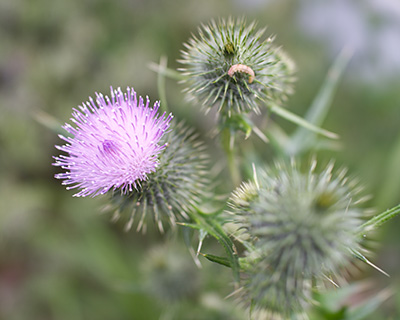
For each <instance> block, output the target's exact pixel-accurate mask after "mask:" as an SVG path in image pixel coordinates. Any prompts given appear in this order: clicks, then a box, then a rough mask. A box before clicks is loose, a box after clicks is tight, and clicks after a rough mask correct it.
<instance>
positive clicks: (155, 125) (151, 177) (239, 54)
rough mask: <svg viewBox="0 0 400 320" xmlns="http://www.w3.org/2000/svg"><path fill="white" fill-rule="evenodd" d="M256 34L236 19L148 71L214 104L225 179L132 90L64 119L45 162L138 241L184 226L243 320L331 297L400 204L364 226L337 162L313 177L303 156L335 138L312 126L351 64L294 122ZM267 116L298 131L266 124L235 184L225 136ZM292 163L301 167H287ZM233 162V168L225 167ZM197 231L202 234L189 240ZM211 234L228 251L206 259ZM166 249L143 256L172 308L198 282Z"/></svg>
mask: <svg viewBox="0 0 400 320" xmlns="http://www.w3.org/2000/svg"><path fill="white" fill-rule="evenodd" d="M264 33H265V29H261V30H257V28H256V24H255V23H251V24H249V25H247V24H246V22H245V20H244V19H233V18H229V19H226V20H224V19H220V20H218V22H215V21H211V22H210V23H209V24H208V25H203V26H202V27H201V28H200V29H199V30H198V35H197V36H196V35H193V36H192V38H191V39H190V40H189V41H188V42H187V43H186V44H185V50H184V51H182V59H181V60H180V63H181V64H182V65H183V67H182V68H181V69H180V71H179V72H178V73H177V72H175V73H174V72H173V71H171V70H167V69H166V67H165V68H164V69H158V71H160V73H159V80H160V79H161V77H162V76H164V75H165V74H173V75H175V76H176V75H177V74H178V75H179V76H180V77H182V76H183V83H184V84H185V86H186V94H187V96H188V97H189V98H190V100H191V101H196V102H198V103H200V104H202V105H203V106H204V107H205V108H206V109H207V110H210V109H211V108H214V107H216V108H217V112H216V113H215V115H216V117H217V120H218V129H219V130H220V131H222V134H221V137H222V141H223V142H224V143H223V145H222V148H223V150H224V151H225V152H226V153H227V159H226V160H227V166H228V167H229V169H230V175H231V179H229V178H228V179H226V177H225V176H224V177H223V178H222V179H221V176H222V174H221V175H218V174H216V175H214V174H213V173H214V172H217V171H218V170H211V169H210V164H212V161H210V159H212V160H215V162H217V163H218V164H219V165H220V166H221V164H220V163H221V161H223V160H221V159H217V158H216V157H215V156H214V158H215V159H213V155H212V153H211V152H209V150H208V145H206V144H205V143H203V142H201V141H200V139H199V138H198V134H197V133H196V128H193V127H189V126H187V125H185V124H184V123H183V122H182V121H178V122H174V121H172V118H173V116H172V115H171V114H169V115H167V112H164V113H163V114H160V113H159V108H160V103H159V102H156V103H154V105H153V106H152V107H151V106H150V100H149V99H148V98H147V99H146V101H144V99H143V98H141V97H139V98H137V96H136V93H135V91H134V90H133V88H128V89H127V91H126V92H125V93H124V92H122V91H121V89H117V90H113V89H111V98H109V97H107V96H106V97H104V96H103V95H102V94H96V102H95V101H94V100H93V99H92V98H89V101H88V102H86V103H84V104H82V105H81V106H80V107H79V108H78V109H73V113H72V118H71V122H72V123H73V125H71V124H68V123H67V124H65V125H64V126H63V128H64V129H65V130H66V131H67V133H68V134H67V135H60V138H61V139H62V140H64V141H65V144H64V145H61V146H56V148H57V149H58V150H59V151H61V152H63V153H64V154H62V155H59V156H56V157H54V159H55V162H54V163H53V165H54V166H56V167H59V168H61V169H62V170H63V171H64V172H62V173H57V174H56V175H55V177H56V178H57V179H60V180H63V182H62V184H63V185H66V186H67V189H68V190H69V189H77V192H76V193H75V194H74V196H78V197H87V196H91V197H96V196H99V195H105V194H107V195H108V197H109V198H108V199H109V201H108V206H107V209H111V210H113V211H114V215H113V219H114V220H117V219H119V218H121V219H124V220H125V222H126V230H130V229H131V227H132V226H133V224H134V223H135V222H137V227H136V230H138V231H139V230H142V231H145V230H146V225H147V223H148V222H149V221H151V220H152V221H153V222H154V223H155V225H156V226H157V227H158V229H159V230H160V231H161V232H163V231H164V229H165V223H166V224H168V225H169V226H172V228H170V229H171V233H172V232H175V231H177V229H179V228H182V230H183V231H182V234H183V236H184V241H185V243H186V244H187V245H188V246H189V251H190V252H191V253H192V256H193V258H194V260H195V262H196V263H197V264H198V265H201V264H200V260H199V255H200V253H201V255H202V256H204V257H205V258H206V259H208V260H210V261H212V262H215V263H218V264H220V265H223V266H225V267H229V268H231V270H232V276H233V279H234V287H235V290H234V293H236V297H238V299H239V300H240V304H241V305H245V306H246V307H247V308H248V309H249V310H250V319H258V320H259V319H268V320H269V319H272V320H276V319H294V318H307V316H308V311H309V310H310V309H312V308H313V307H314V306H315V305H316V304H317V303H316V301H315V297H316V293H321V294H322V293H323V292H324V291H325V290H328V289H329V286H327V285H326V284H328V283H331V284H333V285H335V286H339V285H340V284H342V283H345V280H347V279H346V277H345V275H346V274H347V271H351V270H352V266H353V265H354V263H355V261H358V260H361V261H363V262H365V263H367V264H369V265H372V263H371V262H369V260H368V259H367V258H366V257H365V252H366V250H365V249H364V244H363V240H364V237H365V236H366V234H367V233H368V232H370V231H372V230H374V229H376V228H377V227H379V226H381V225H382V224H383V223H384V222H386V221H387V220H389V219H391V218H393V217H395V216H396V215H398V214H399V213H400V206H397V207H395V208H392V209H390V210H387V211H385V212H383V213H381V214H379V215H376V216H375V217H372V218H369V217H368V216H367V211H366V210H365V209H363V208H362V207H361V204H362V202H363V199H364V198H362V197H361V191H360V190H361V189H360V188H359V187H358V185H357V184H356V183H355V182H354V180H351V179H349V178H347V177H346V175H347V173H346V170H334V165H333V162H331V163H329V164H328V165H327V166H326V167H325V168H323V169H322V170H318V169H317V167H318V166H317V163H316V161H311V163H308V167H306V168H305V167H304V162H302V155H303V154H306V153H307V152H308V151H310V150H312V149H314V144H315V143H316V142H321V141H320V140H319V139H320V137H319V136H320V135H324V136H325V138H338V136H337V135H335V134H333V133H331V132H329V131H326V130H324V129H321V128H320V125H321V124H322V122H323V120H324V117H325V116H326V114H327V111H328V109H329V106H330V101H331V100H332V99H331V97H332V95H333V91H334V88H335V87H336V84H337V81H338V76H339V75H340V71H342V70H344V66H345V63H344V62H345V61H347V60H346V59H347V58H343V56H341V58H340V59H338V60H337V61H336V63H335V64H334V69H333V71H332V72H330V73H329V74H330V77H328V78H327V80H326V83H325V84H324V85H323V87H322V89H321V91H320V93H319V94H318V95H317V98H316V100H315V102H314V103H313V104H312V106H311V107H310V108H309V111H308V112H307V114H306V116H305V118H304V119H303V118H302V117H300V116H297V115H295V114H293V113H290V112H289V111H287V110H285V109H283V108H282V107H280V106H279V105H280V104H281V103H282V102H283V101H284V100H285V99H286V98H287V96H288V94H289V93H291V92H292V85H293V79H294V78H293V71H294V67H293V63H292V62H291V60H290V59H288V58H287V56H286V54H285V53H284V52H283V51H282V50H281V49H278V48H277V47H275V46H274V45H273V43H272V42H273V38H272V37H269V38H266V39H264V38H263V35H264ZM332 75H333V76H332ZM181 79H182V78H181ZM161 80H162V79H161ZM158 83H159V84H165V82H164V81H159V82H158ZM159 89H160V92H161V93H165V88H159ZM160 96H165V95H164V94H160ZM165 105H166V104H165ZM164 108H166V107H164ZM263 108H268V110H269V111H271V112H272V113H276V114H278V115H280V116H282V117H283V118H286V119H288V120H290V121H292V122H294V123H296V124H298V125H299V126H300V128H298V129H297V131H295V133H294V134H293V135H292V136H290V135H287V136H284V135H283V134H282V132H281V130H279V129H276V127H274V128H272V129H271V128H263V129H262V130H261V129H257V130H258V135H259V136H263V137H266V136H267V135H268V137H270V138H271V139H270V140H271V142H273V143H271V145H267V146H266V148H269V147H271V150H272V152H271V153H270V154H272V155H273V157H272V159H263V158H264V155H262V156H261V155H260V156H258V155H259V150H256V149H255V148H254V149H253V150H250V152H249V154H252V156H253V155H255V156H254V158H253V159H257V166H255V165H254V166H253V170H254V178H253V179H252V180H250V181H243V180H245V179H243V178H242V176H244V174H243V172H248V171H249V170H250V168H248V167H247V166H248V163H250V161H248V160H249V158H247V154H245V153H242V154H239V153H237V152H234V151H235V150H234V149H238V148H239V146H238V145H236V146H235V145H234V144H233V143H232V141H233V137H234V135H235V133H236V132H237V131H244V132H246V136H247V137H249V135H250V132H251V131H252V130H255V127H254V126H253V124H252V123H251V121H250V117H248V116H249V115H250V114H252V113H258V115H263V113H262V111H263ZM221 129H222V130H221ZM274 129H275V130H274ZM226 133H227V134H226ZM282 136H284V138H285V139H280V137H282ZM264 142H268V139H267V138H265V139H264ZM322 142H323V144H324V145H325V146H331V145H332V144H329V141H327V140H324V141H322ZM332 149H333V148H332ZM274 152H275V153H274ZM208 154H210V155H208ZM238 156H240V157H241V158H240V159H237V158H238ZM293 156H297V158H298V160H297V159H296V161H298V162H296V161H295V160H293V161H291V162H290V163H289V161H288V159H289V158H292V157H293ZM260 159H263V160H260ZM238 160H242V161H241V163H242V164H243V167H244V168H240V169H243V170H242V171H241V170H240V169H239V168H238V167H235V166H236V164H237V163H238ZM264 162H265V163H264ZM271 163H275V165H271ZM297 163H303V165H299V164H297ZM224 165H225V164H224V163H223V165H222V166H224ZM256 167H257V168H256ZM218 178H220V179H221V180H222V181H221V185H223V187H224V188H225V190H226V187H228V188H229V190H233V192H232V194H231V195H230V196H229V198H228V196H221V195H220V194H218V192H215V191H214V190H212V189H211V188H210V184H211V183H210V182H212V181H216V180H217V179H218ZM229 182H232V183H231V184H229ZM216 184H217V185H218V183H216ZM237 186H238V187H237ZM204 204H206V205H204ZM204 208H207V210H208V211H207V212H205V209H204ZM176 226H179V228H178V227H176ZM193 235H197V236H198V242H197V243H196V244H193ZM207 236H208V237H207ZM207 238H214V239H215V240H216V241H217V242H218V243H219V244H220V245H221V247H222V248H223V249H224V251H223V253H224V254H223V255H214V254H207V253H204V252H203V249H202V244H203V242H204V241H205V239H207ZM192 246H196V248H197V254H196V252H195V250H193V247H192ZM164 253H166V252H164V251H163V250H161V251H155V252H153V253H151V254H150V257H149V259H148V260H147V263H148V266H149V268H148V270H147V274H148V276H149V278H148V279H147V280H148V282H147V283H148V286H149V288H152V290H153V294H154V296H157V297H158V298H161V300H168V299H165V297H167V298H169V297H171V298H173V299H172V300H179V299H181V298H182V297H183V296H184V295H185V294H187V293H191V292H194V291H196V290H197V289H198V287H197V283H196V284H195V285H194V286H193V287H191V286H186V285H187V284H188V283H186V281H187V279H188V278H192V277H193V278H194V276H193V269H192V268H191V267H188V268H186V265H183V263H181V262H180V261H181V260H180V258H179V257H177V256H176V255H174V254H172V255H168V257H167V255H164ZM372 266H373V265H372ZM375 268H377V267H375ZM377 269H378V270H379V268H377ZM182 281H183V282H182ZM175 298H176V299H175Z"/></svg>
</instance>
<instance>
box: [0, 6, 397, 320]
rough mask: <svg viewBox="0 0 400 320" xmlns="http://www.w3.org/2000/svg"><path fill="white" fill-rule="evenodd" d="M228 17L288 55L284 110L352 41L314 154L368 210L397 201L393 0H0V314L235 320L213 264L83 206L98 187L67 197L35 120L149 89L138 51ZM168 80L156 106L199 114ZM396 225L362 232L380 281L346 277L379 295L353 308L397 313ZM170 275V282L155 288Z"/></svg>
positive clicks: (48, 133) (166, 45)
mask: <svg viewBox="0 0 400 320" xmlns="http://www.w3.org/2000/svg"><path fill="white" fill-rule="evenodd" d="M229 15H232V16H246V17H247V20H248V21H252V20H253V19H255V20H257V21H258V23H259V26H260V27H264V26H268V31H267V33H270V34H274V35H276V36H277V38H276V43H277V44H278V45H281V46H282V47H283V48H284V49H285V50H286V51H287V53H288V54H289V55H290V56H291V57H292V59H293V60H294V61H295V62H296V64H297V78H298V81H297V84H296V93H295V94H294V95H293V96H291V97H290V99H289V100H288V102H287V107H288V108H289V109H290V110H291V111H292V112H294V113H297V114H299V115H302V114H304V112H305V110H306V109H307V107H308V106H309V104H310V103H311V101H312V99H313V97H314V96H315V94H316V93H317V91H318V89H319V86H320V84H321V82H322V80H323V79H324V77H325V74H326V72H327V70H328V68H329V66H330V64H331V63H332V62H333V61H334V59H335V57H336V56H337V55H338V53H339V52H340V50H341V49H342V48H343V47H344V46H350V47H351V48H352V49H353V50H354V55H353V57H352V60H351V62H350V64H349V66H348V67H347V69H346V71H345V74H344V78H343V79H342V81H341V83H340V85H339V88H338V91H337V94H336V96H335V99H334V101H333V106H332V108H331V110H330V111H329V115H328V118H327V120H326V122H325V123H324V127H325V128H327V129H329V130H331V131H334V132H336V133H338V134H340V136H341V149H340V150H338V151H330V152H325V153H323V154H322V157H324V158H329V157H334V158H335V159H336V161H337V163H338V164H340V165H345V166H347V167H349V172H350V173H351V174H352V175H356V176H358V177H359V178H360V180H361V182H362V184H364V185H365V186H366V190H367V191H368V193H370V194H372V195H373V197H372V199H371V200H370V202H369V203H368V205H369V206H371V207H373V208H375V210H376V211H377V212H381V211H383V210H385V209H387V208H390V207H392V206H394V205H396V204H398V203H400V129H399V128H400V90H399V88H400V54H399V52H400V2H399V1H398V0H363V1H358V0H331V1H322V0H319V1H318V0H299V1H290V0H275V1H272V0H270V1H267V0H264V1H263V0H219V1H212V0H202V1H196V0H161V1H157V0H113V1H110V0H84V1H78V0H34V1H24V0H2V1H1V2H0V319H7V320H8V319H11V320H17V319H18V320H19V319H30V320H32V319H38V320H39V319H40V320H42V319H43V320H47V319H49V320H50V319H57V320H63V319H65V320H71V319H74V320H75V319H76V320H79V319H138V320H141V319H146V320H147V319H148V320H151V319H242V318H241V317H242V315H241V313H240V311H238V310H237V309H235V307H234V305H235V302H234V300H233V299H224V297H225V296H226V295H228V294H229V293H230V292H231V291H232V289H233V288H232V283H231V282H232V279H231V274H230V272H229V270H228V269H226V268H224V267H222V266H216V265H213V264H211V263H209V262H207V261H204V260H202V265H203V267H202V268H201V269H197V267H196V266H195V265H194V263H193V260H192V259H191V257H190V254H188V251H187V249H186V248H185V247H184V246H182V245H181V242H182V241H181V239H180V238H178V239H176V238H174V237H171V236H168V237H167V236H160V235H158V234H157V233H155V232H154V233H153V232H151V231H150V232H148V234H146V235H142V234H137V233H136V232H134V231H132V232H128V233H125V232H123V226H122V225H121V224H118V223H116V224H113V223H110V221H109V218H110V217H109V215H107V214H102V215H101V214H99V211H100V208H101V207H102V205H104V203H105V201H104V200H103V199H78V198H73V197H72V193H71V192H68V191H66V190H65V189H64V188H63V187H62V186H61V185H60V182H59V181H56V180H55V179H54V178H53V176H54V174H55V173H56V172H57V170H56V168H54V167H52V165H51V163H52V155H54V154H55V153H56V150H55V148H54V145H55V144H59V143H60V142H61V141H60V140H59V139H58V137H57V134H56V132H55V131H54V130H52V129H51V127H53V128H58V125H59V124H61V123H64V122H66V121H68V120H69V117H70V113H71V108H72V107H75V106H77V105H79V104H80V103H81V102H82V101H86V100H87V98H88V96H90V95H93V94H94V92H96V91H97V92H103V93H108V92H109V87H110V85H112V86H114V87H118V86H121V87H122V88H125V87H126V86H133V87H134V88H135V90H136V91H137V92H138V93H139V94H142V95H149V96H150V97H151V99H152V100H153V101H154V100H156V99H158V91H157V84H156V81H157V75H156V74H155V73H154V72H153V71H152V70H150V68H149V67H148V65H149V63H151V62H158V61H159V60H160V57H161V56H166V57H168V66H169V67H171V68H177V67H179V65H178V63H177V62H176V60H177V59H179V56H180V50H181V49H182V48H183V46H182V43H183V42H184V41H186V40H187V39H188V38H189V36H190V34H191V33H192V32H196V30H197V26H198V25H199V24H200V23H204V22H207V21H209V20H210V19H212V18H218V17H220V16H222V17H228V16H229ZM181 90H182V87H181V86H180V85H178V84H177V83H176V81H173V80H168V81H167V98H168V103H169V106H170V108H171V110H172V111H173V112H174V113H175V114H176V116H177V117H180V118H185V119H187V122H188V123H191V124H192V125H194V126H197V127H198V129H199V130H200V131H201V130H202V128H203V130H204V128H206V127H207V124H206V123H205V122H206V121H207V120H206V118H203V117H202V116H199V114H201V113H199V111H198V110H197V108H192V107H191V106H188V104H187V103H186V102H185V100H184V97H183V95H182V93H181ZM277 121H278V122H279V123H280V124H281V125H282V126H283V127H284V128H285V130H287V131H288V132H291V131H293V130H294V129H295V126H294V125H292V124H290V123H287V122H285V121H284V120H279V119H278V120H277ZM266 148H268V147H266ZM398 230H400V218H397V219H395V220H393V221H391V222H390V223H388V224H387V225H385V226H384V227H383V228H382V229H381V230H380V231H379V232H378V233H376V234H374V239H375V240H376V242H375V244H374V251H375V255H374V256H373V258H372V260H373V262H374V263H375V264H377V265H379V267H381V268H382V269H384V270H385V271H386V272H388V273H389V274H391V278H390V280H389V279H387V278H386V277H385V276H383V275H382V274H380V273H378V272H377V271H375V270H373V269H372V268H370V269H368V268H366V269H365V270H364V271H363V274H362V276H361V278H364V277H365V278H366V277H368V278H369V279H372V281H373V283H374V286H376V288H377V290H380V289H383V288H385V287H386V286H391V288H392V290H393V292H394V294H393V296H392V297H391V298H390V299H389V300H387V301H386V302H385V303H384V304H383V305H382V306H381V307H380V308H379V310H378V311H376V312H375V313H374V315H372V316H370V317H369V318H368V319H399V317H400V307H399V305H400V295H399V294H398V293H397V291H399V290H396V288H397V289H398V288H400V271H399V270H400V232H399V231H398ZM205 245H207V243H206V244H205ZM210 246H211V244H210ZM171 257H172V258H171ZM177 262H179V263H177ZM163 275H164V276H165V277H164V278H163ZM166 275H170V276H168V277H166ZM216 275H218V276H216ZM157 277H159V278H157ZM185 277H186V278H185ZM175 278H176V279H177V280H176V281H171V283H166V284H165V286H167V287H170V291H163V290H162V288H159V287H158V285H159V284H160V283H162V281H164V280H163V279H175ZM165 286H163V288H165ZM174 297H177V298H176V299H175V298H174ZM182 297H184V298H182ZM177 301H178V302H177Z"/></svg>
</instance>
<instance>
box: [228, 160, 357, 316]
mask: <svg viewBox="0 0 400 320" xmlns="http://www.w3.org/2000/svg"><path fill="white" fill-rule="evenodd" d="M315 168H316V162H312V164H311V166H310V168H309V169H308V171H306V172H304V171H302V170H301V169H300V168H299V166H297V165H296V164H295V163H294V162H292V164H290V165H289V164H276V165H275V166H270V167H267V168H266V169H265V170H263V171H261V173H260V176H259V178H258V179H256V181H255V182H251V183H249V184H247V185H244V186H242V187H241V188H240V189H238V190H237V191H236V192H235V193H234V194H233V196H232V198H231V201H230V206H231V213H232V220H233V222H234V223H236V224H237V226H238V229H242V230H244V232H245V233H246V234H247V235H248V238H249V240H248V241H249V243H250V245H248V246H247V248H249V250H248V252H247V256H246V258H245V260H246V261H247V263H245V264H244V266H245V270H244V271H245V274H246V280H245V285H244V289H245V290H244V291H245V292H246V298H249V299H250V300H252V301H253V303H254V304H255V305H256V306H257V307H260V308H264V309H267V310H269V311H270V312H271V314H275V315H276V314H281V315H283V317H285V315H288V310H289V311H292V312H293V311H295V312H296V311H297V312H300V313H301V312H302V311H303V310H304V307H305V306H306V304H307V303H308V301H309V297H310V296H311V293H310V290H311V283H312V281H317V282H318V281H321V283H322V281H323V280H324V279H327V278H329V277H331V276H333V277H338V278H339V277H340V271H341V269H342V268H343V267H345V266H348V265H349V262H350V260H351V258H352V251H353V250H355V251H359V250H360V249H361V244H360V241H361V239H360V236H359V227H360V225H361V224H362V218H363V216H364V211H363V210H361V209H360V208H359V207H358V206H357V204H358V201H357V194H358V193H359V191H360V190H359V188H355V186H354V184H353V183H352V182H351V181H349V180H348V179H347V178H346V177H345V173H346V172H345V170H341V171H339V172H338V173H333V164H329V165H328V166H327V167H326V168H325V169H324V170H322V172H321V173H317V172H316V170H315Z"/></svg>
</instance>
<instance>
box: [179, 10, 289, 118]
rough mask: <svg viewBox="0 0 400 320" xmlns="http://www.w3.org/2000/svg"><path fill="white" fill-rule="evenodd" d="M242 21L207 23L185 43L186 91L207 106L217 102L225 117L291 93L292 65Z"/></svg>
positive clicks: (230, 20)
mask: <svg viewBox="0 0 400 320" xmlns="http://www.w3.org/2000/svg"><path fill="white" fill-rule="evenodd" d="M264 32H265V29H261V30H257V29H256V24H255V23H254V22H253V23H251V24H250V25H248V26H247V25H246V22H245V20H244V19H237V20H234V19H232V18H229V19H228V20H224V19H221V20H219V21H218V23H217V22H215V21H211V22H210V23H209V24H208V25H203V26H202V27H201V28H199V31H198V36H195V35H193V36H192V38H191V39H190V40H189V41H188V42H187V43H186V44H185V48H186V49H185V51H182V59H181V60H180V63H182V64H183V65H184V67H183V68H181V69H180V70H181V71H182V73H183V75H184V76H185V80H184V83H185V85H186V89H185V90H186V91H187V95H188V97H189V98H190V99H194V100H196V101H198V102H200V103H201V104H203V105H204V106H205V107H206V108H211V107H213V106H217V108H218V110H219V111H220V112H221V113H222V115H223V116H225V117H226V116H228V117H230V116H231V115H232V114H233V113H242V112H247V111H249V110H253V111H255V112H258V111H259V104H260V103H261V102H263V103H265V104H268V103H279V102H281V101H282V100H283V99H285V97H286V95H287V94H288V93H290V92H291V90H292V88H291V84H292V82H293V76H292V74H293V71H294V67H293V63H292V62H291V60H290V59H288V58H287V57H286V55H285V53H283V51H282V50H279V49H277V48H276V47H275V46H273V44H272V41H273V39H272V38H271V37H269V38H267V39H262V38H263V34H264Z"/></svg>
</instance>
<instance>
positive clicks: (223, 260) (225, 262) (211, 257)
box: [201, 253, 232, 268]
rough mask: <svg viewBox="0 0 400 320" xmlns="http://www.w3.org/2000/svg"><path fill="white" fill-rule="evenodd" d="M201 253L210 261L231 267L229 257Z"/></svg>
mask: <svg viewBox="0 0 400 320" xmlns="http://www.w3.org/2000/svg"><path fill="white" fill-rule="evenodd" d="M201 255H202V256H203V257H205V258H206V259H208V260H210V261H211V262H215V263H218V264H220V265H223V266H225V267H228V268H232V265H231V263H230V261H229V259H228V258H226V257H219V256H215V255H212V254H207V253H201Z"/></svg>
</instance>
